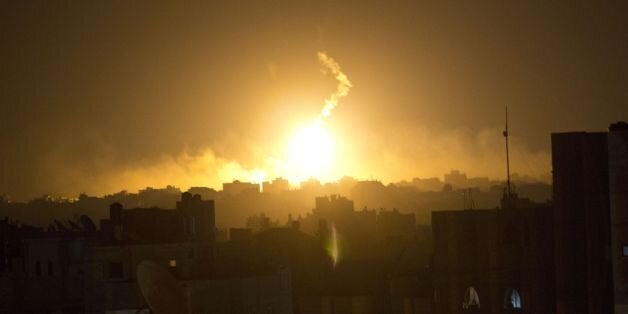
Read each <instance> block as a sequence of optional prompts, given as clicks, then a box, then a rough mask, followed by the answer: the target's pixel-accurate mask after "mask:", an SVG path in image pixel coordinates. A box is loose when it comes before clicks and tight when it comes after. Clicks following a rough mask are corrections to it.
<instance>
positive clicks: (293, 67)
mask: <svg viewBox="0 0 628 314" xmlns="http://www.w3.org/2000/svg"><path fill="white" fill-rule="evenodd" d="M627 6H628V2H626V1H623V2H617V3H613V4H607V3H599V2H594V1H591V2H587V3H583V4H582V5H577V6H574V5H572V6H565V5H563V4H561V3H548V4H544V6H543V12H542V14H539V6H538V4H535V3H533V2H529V1H518V2H508V3H507V4H504V3H502V2H498V1H489V2H482V3H478V2H459V3H456V4H451V3H442V2H438V1H435V2H424V1H404V2H398V3H395V5H390V3H388V2H385V1H360V4H359V5H356V4H355V3H354V2H350V1H332V2H320V1H248V2H247V4H246V5H242V4H241V3H239V2H234V1H206V2H202V3H197V4H189V3H187V2H185V3H179V2H160V1H157V3H155V1H151V2H138V1H98V2H97V1H83V2H80V4H72V5H59V3H57V2H56V1H47V2H42V3H39V4H38V5H32V4H31V3H30V2H29V1H4V2H2V4H0V20H1V21H2V22H3V27H1V28H0V37H1V38H3V42H2V47H3V49H1V54H2V58H0V64H1V65H2V69H3V71H1V74H0V82H1V84H0V85H1V86H3V87H6V88H5V91H4V92H2V93H0V143H2V145H3V146H2V149H0V195H1V194H7V195H8V196H9V197H10V198H11V199H14V200H25V199H29V198H32V197H36V196H40V195H42V194H52V195H63V196H69V197H74V196H76V195H78V194H79V193H81V192H86V193H88V194H103V193H113V192H117V191H120V190H122V189H126V190H129V191H135V190H137V189H140V188H144V187H146V186H152V187H163V186H165V185H168V184H171V185H176V186H178V187H180V188H182V189H186V188H188V187H190V186H209V187H213V188H218V189H220V188H221V183H223V182H228V181H232V180H234V179H238V180H247V181H249V180H250V181H255V182H260V181H266V180H272V179H273V178H275V177H279V176H282V177H286V178H288V179H289V180H290V181H292V182H299V181H302V180H304V179H306V178H308V177H310V176H314V177H317V178H320V179H321V180H323V181H332V180H335V179H337V178H338V177H342V176H351V177H354V178H356V179H376V180H381V181H383V182H384V183H389V182H398V181H400V180H411V179H412V178H414V177H421V178H426V177H441V178H442V176H443V174H444V173H448V172H449V171H451V170H452V169H459V170H461V171H464V172H465V173H467V174H468V175H469V176H488V177H490V178H491V179H503V178H504V175H505V164H504V159H505V158H504V157H505V156H504V155H505V154H504V141H503V137H502V136H501V131H502V129H503V108H504V105H506V104H507V105H508V108H509V111H510V122H511V123H510V124H511V125H510V126H511V130H510V133H511V139H512V141H511V155H510V156H511V169H512V172H515V173H519V174H522V175H530V176H534V177H539V176H542V175H545V176H547V175H548V174H549V173H550V170H551V169H550V166H551V163H550V160H551V159H550V147H551V146H550V137H549V134H550V133H551V132H561V131H579V130H582V131H594V130H599V131H601V130H605V129H606V128H607V126H608V124H609V123H610V122H613V121H617V120H627V119H628V116H627V115H628V111H627V110H626V82H627V81H628V66H627V65H628V64H627V63H626V62H625V60H626V32H625V30H626V29H628V19H626V18H625V16H624V15H625V14H622V13H624V12H626V9H627V8H626V7H627ZM531 20H534V23H530V21H531ZM583 21H586V23H584V22H583ZM591 25H594V26H595V27H592V26H591ZM318 51H327V52H329V54H325V53H318V54H317V52H318ZM332 57H333V58H332ZM321 71H323V72H324V73H326V74H325V75H322V74H321ZM349 79H350V80H349ZM345 96H347V97H345ZM343 97H344V98H343ZM565 113H568V114H565Z"/></svg>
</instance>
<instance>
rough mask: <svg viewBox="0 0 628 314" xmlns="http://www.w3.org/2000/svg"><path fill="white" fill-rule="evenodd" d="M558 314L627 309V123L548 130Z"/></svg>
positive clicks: (627, 311)
mask: <svg viewBox="0 0 628 314" xmlns="http://www.w3.org/2000/svg"><path fill="white" fill-rule="evenodd" d="M552 166H553V169H554V201H555V206H554V217H555V222H556V227H555V247H556V251H555V258H556V292H557V296H556V297H557V300H556V304H557V312H558V313H628V257H627V256H628V202H627V200H628V124H626V123H625V122H620V123H616V124H612V125H611V126H610V128H609V132H608V133H606V132H598V133H586V132H572V133H557V134H552Z"/></svg>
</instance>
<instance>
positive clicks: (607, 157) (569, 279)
mask: <svg viewBox="0 0 628 314" xmlns="http://www.w3.org/2000/svg"><path fill="white" fill-rule="evenodd" d="M552 166H553V189H554V193H553V195H554V200H553V204H548V205H546V206H538V205H533V204H521V203H520V202H519V201H518V199H515V200H516V201H515V202H512V201H511V200H509V199H508V198H505V200H507V201H506V202H503V204H507V205H506V206H504V205H502V209H495V210H467V211H449V212H435V213H433V215H432V224H433V231H434V256H433V269H432V271H433V277H434V306H435V312H436V313H467V312H471V313H513V312H514V313H561V314H567V313H569V314H571V313H591V314H593V313H628V124H626V123H624V122H620V123H615V124H612V125H611V126H610V128H609V132H595V133H587V132H570V133H555V134H552ZM522 205H524V206H522ZM530 205H531V206H530Z"/></svg>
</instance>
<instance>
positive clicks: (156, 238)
mask: <svg viewBox="0 0 628 314" xmlns="http://www.w3.org/2000/svg"><path fill="white" fill-rule="evenodd" d="M215 229H216V223H215V209H214V201H212V200H202V199H201V197H200V195H198V194H196V195H192V194H190V193H183V194H181V200H180V201H178V202H177V203H176V209H174V210H172V209H160V208H134V209H124V208H123V207H122V205H121V204H120V203H114V204H111V206H110V208H109V219H104V220H101V232H102V235H101V236H102V241H104V242H106V243H127V244H150V243H172V242H184V241H209V242H213V241H214V239H215Z"/></svg>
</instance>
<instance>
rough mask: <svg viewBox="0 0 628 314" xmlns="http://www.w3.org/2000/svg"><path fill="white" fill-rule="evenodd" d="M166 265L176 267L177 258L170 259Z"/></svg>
mask: <svg viewBox="0 0 628 314" xmlns="http://www.w3.org/2000/svg"><path fill="white" fill-rule="evenodd" d="M168 265H169V266H170V267H177V260H176V259H171V260H170V262H169V263H168Z"/></svg>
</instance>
